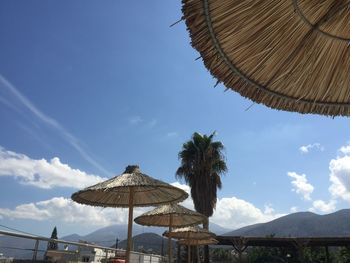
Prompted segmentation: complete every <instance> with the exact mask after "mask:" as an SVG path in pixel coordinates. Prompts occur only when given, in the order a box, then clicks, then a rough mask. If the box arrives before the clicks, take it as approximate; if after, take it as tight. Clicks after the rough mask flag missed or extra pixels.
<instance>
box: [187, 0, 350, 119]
mask: <svg viewBox="0 0 350 263" xmlns="http://www.w3.org/2000/svg"><path fill="white" fill-rule="evenodd" d="M182 2H183V9H182V10H183V14H184V19H185V20H186V24H187V27H188V30H189V32H190V35H191V39H192V45H193V47H194V48H196V49H197V50H198V51H199V53H200V54H201V57H202V59H203V61H204V64H205V66H206V67H207V68H208V69H209V71H210V72H211V74H212V75H213V76H215V77H216V78H217V79H218V82H223V84H224V85H225V86H226V87H227V88H228V89H232V90H235V91H237V92H239V93H240V94H241V95H242V96H244V97H247V98H250V99H251V100H253V101H255V102H257V103H263V104H265V105H267V106H269V107H272V108H276V109H282V110H287V111H297V112H300V113H317V114H323V115H331V116H336V115H347V116H349V115H350V89H349V87H350V47H349V43H350V30H349V28H350V2H349V0H324V1H319V0H308V1H305V0H182Z"/></svg>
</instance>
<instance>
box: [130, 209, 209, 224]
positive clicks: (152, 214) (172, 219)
mask: <svg viewBox="0 0 350 263" xmlns="http://www.w3.org/2000/svg"><path fill="white" fill-rule="evenodd" d="M134 221H135V222H136V223H137V224H140V225H145V226H169V225H170V224H171V227H185V226H191V225H197V224H201V223H203V222H205V221H206V217H205V216H204V215H202V214H200V213H198V212H195V211H192V210H190V209H187V208H186V207H183V206H181V205H178V204H166V205H161V206H158V207H157V208H155V209H153V210H151V211H149V212H146V213H144V214H142V215H140V216H138V217H137V218H135V220H134Z"/></svg>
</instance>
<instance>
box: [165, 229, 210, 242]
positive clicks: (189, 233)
mask: <svg viewBox="0 0 350 263" xmlns="http://www.w3.org/2000/svg"><path fill="white" fill-rule="evenodd" d="M163 235H164V236H166V237H169V236H170V237H172V238H176V239H208V238H211V237H215V234H214V233H212V232H210V231H208V230H206V229H203V228H200V227H199V226H188V227H182V228H176V229H173V230H172V231H171V232H169V231H165V232H164V233H163Z"/></svg>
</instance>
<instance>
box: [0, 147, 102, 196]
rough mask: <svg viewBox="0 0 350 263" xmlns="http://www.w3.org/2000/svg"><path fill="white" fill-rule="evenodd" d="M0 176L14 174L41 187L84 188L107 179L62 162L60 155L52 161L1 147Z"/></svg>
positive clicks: (26, 182)
mask: <svg viewBox="0 0 350 263" xmlns="http://www.w3.org/2000/svg"><path fill="white" fill-rule="evenodd" d="M0 176H12V177H14V178H16V179H18V180H19V181H20V182H21V183H23V184H28V185H33V186H36V187H39V188H47V189H48V188H53V187H71V188H84V187H87V186H90V185H93V184H96V183H98V182H100V181H103V180H105V179H106V178H102V177H100V176H96V175H92V174H87V173H85V172H83V171H80V170H78V169H73V168H71V167H70V166H69V165H67V164H63V163H61V161H60V159H59V158H58V157H55V158H52V159H51V160H50V161H47V160H45V159H40V160H35V159H31V158H29V157H28V156H26V155H24V154H19V153H15V152H11V151H7V150H5V149H4V148H2V147H0Z"/></svg>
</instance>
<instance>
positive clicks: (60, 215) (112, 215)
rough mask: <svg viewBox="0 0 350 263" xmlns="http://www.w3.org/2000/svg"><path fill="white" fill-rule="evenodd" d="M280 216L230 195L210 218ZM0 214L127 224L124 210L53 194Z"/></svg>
mask: <svg viewBox="0 0 350 263" xmlns="http://www.w3.org/2000/svg"><path fill="white" fill-rule="evenodd" d="M172 185H174V186H177V187H179V188H181V189H183V190H185V191H186V192H188V193H189V192H190V188H189V187H188V186H187V185H184V184H180V183H178V182H175V183H172ZM181 205H183V206H185V207H187V208H189V209H193V202H192V199H191V198H188V199H186V200H185V201H184V202H182V203H181ZM151 209H153V208H152V207H147V208H135V209H134V217H137V216H139V215H141V214H142V213H144V212H146V211H148V210H151ZM283 215H284V214H278V213H276V212H275V211H274V209H273V208H272V207H271V205H266V206H265V210H264V211H262V210H260V209H259V208H257V207H255V206H254V205H253V204H251V203H249V202H247V201H244V200H242V199H239V198H236V197H230V198H219V199H218V200H217V205H216V210H215V212H214V215H213V216H212V217H211V218H210V221H211V222H214V223H216V224H219V225H221V226H223V227H227V228H230V229H236V228H239V227H243V226H247V225H250V224H255V223H263V222H267V221H270V220H273V219H275V218H278V217H280V216H283ZM0 217H4V218H10V219H32V220H37V221H43V220H60V221H61V222H64V223H71V224H90V225H95V226H107V225H111V224H127V218H128V209H125V208H101V207H93V206H87V205H81V204H78V203H76V202H74V201H72V200H71V199H68V198H64V197H55V198H52V199H49V200H45V201H41V202H36V203H27V204H22V205H19V206H17V207H15V208H14V209H8V208H0Z"/></svg>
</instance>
